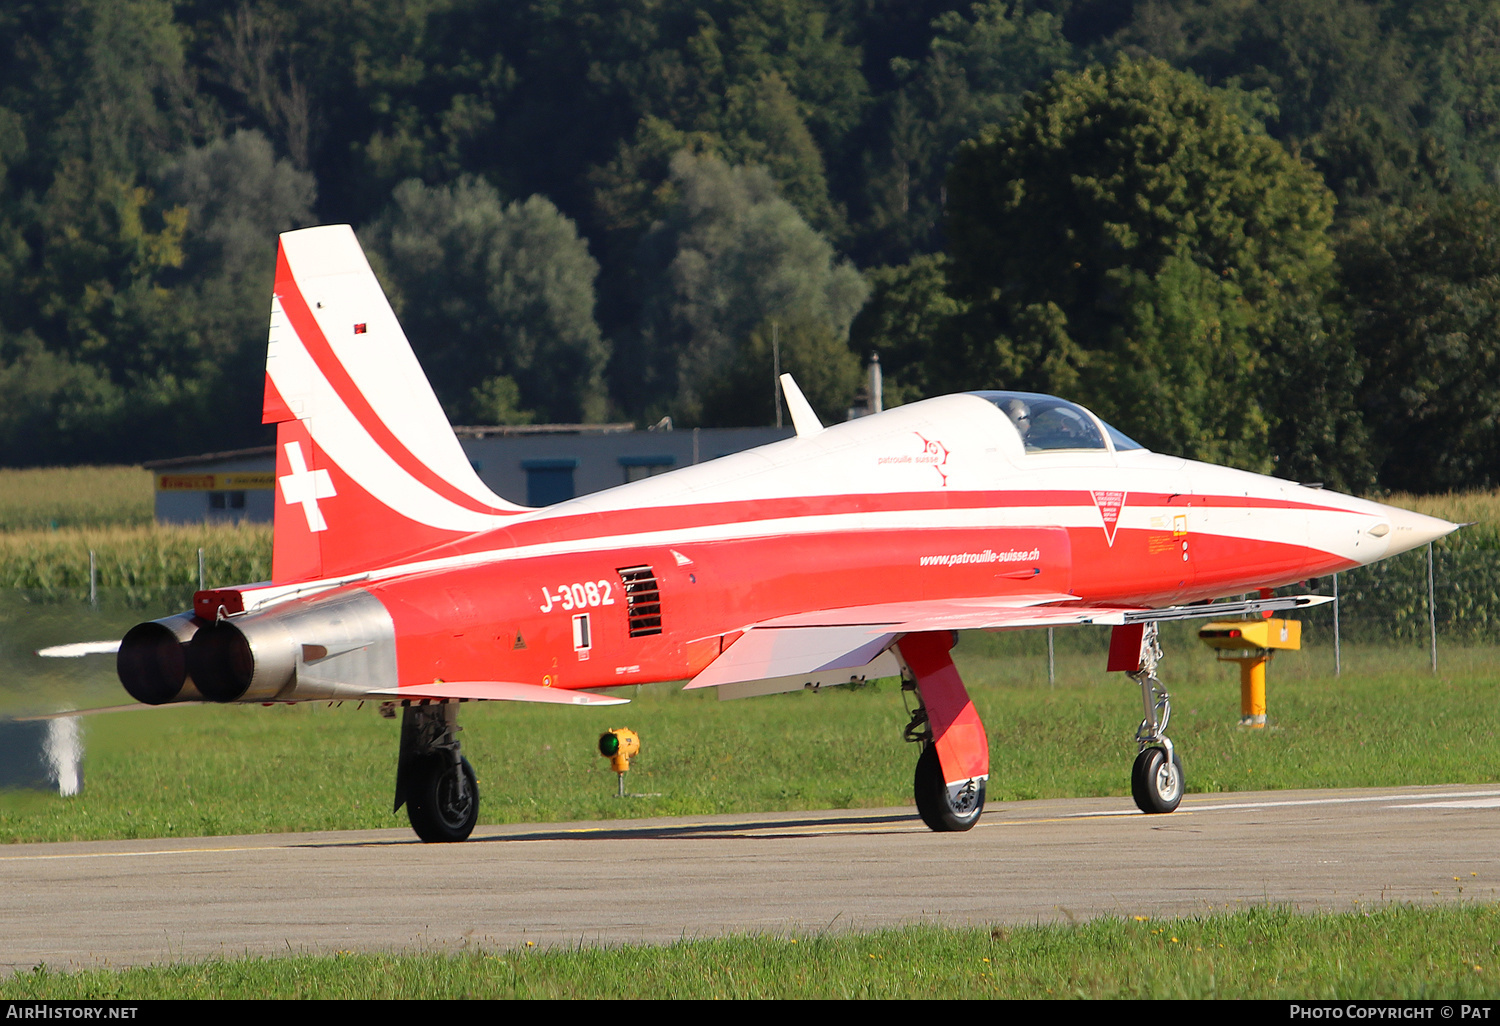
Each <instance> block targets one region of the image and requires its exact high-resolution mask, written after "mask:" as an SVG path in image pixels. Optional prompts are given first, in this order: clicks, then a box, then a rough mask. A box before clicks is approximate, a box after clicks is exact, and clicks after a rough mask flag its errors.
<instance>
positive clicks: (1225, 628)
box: [1198, 618, 1302, 729]
mask: <svg viewBox="0 0 1500 1026" xmlns="http://www.w3.org/2000/svg"><path fill="white" fill-rule="evenodd" d="M1198 637H1199V638H1200V639H1202V641H1203V643H1204V644H1205V645H1208V646H1209V647H1210V648H1213V649H1217V650H1218V653H1219V659H1221V660H1228V661H1232V662H1237V663H1239V664H1240V726H1242V727H1252V728H1257V729H1258V728H1261V727H1264V726H1265V725H1266V664H1267V663H1268V662H1270V661H1271V656H1273V655H1275V654H1276V650H1277V649H1300V648H1301V647H1302V621H1301V620H1282V619H1280V618H1271V619H1265V620H1219V621H1216V622H1214V623H1210V624H1206V625H1204V627H1203V628H1202V629H1201V630H1200V631H1198Z"/></svg>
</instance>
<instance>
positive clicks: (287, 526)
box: [263, 225, 522, 583]
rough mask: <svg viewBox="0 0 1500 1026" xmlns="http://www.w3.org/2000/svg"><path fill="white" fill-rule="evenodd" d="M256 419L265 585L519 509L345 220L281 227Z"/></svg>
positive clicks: (417, 544) (437, 539)
mask: <svg viewBox="0 0 1500 1026" xmlns="http://www.w3.org/2000/svg"><path fill="white" fill-rule="evenodd" d="M263 420H264V422H265V423H267V424H276V425H277V428H276V486H277V487H276V500H277V501H276V524H275V544H274V552H273V557H272V574H271V576H272V580H273V581H274V582H275V583H289V582H294V581H306V580H314V579H317V578H319V577H328V576H332V575H336V574H345V573H350V572H355V571H360V570H365V569H370V568H373V567H378V566H381V565H385V564H388V563H390V562H392V561H394V560H396V559H399V558H401V557H402V556H406V555H410V554H411V553H414V552H419V551H421V550H423V549H427V548H431V547H432V546H435V545H440V544H443V543H444V542H448V541H452V540H454V539H456V538H460V537H463V536H465V535H469V534H474V533H476V532H479V531H484V530H488V529H491V528H494V527H496V526H499V525H500V524H501V523H503V522H504V521H505V520H506V518H507V517H508V516H509V515H511V514H514V513H517V512H519V511H521V509H522V507H520V506H516V505H514V504H513V503H509V502H506V501H505V500H504V499H502V498H500V497H499V496H497V495H495V494H494V493H493V492H491V491H490V490H489V489H488V488H487V487H485V485H484V483H483V482H481V481H480V480H479V476H478V475H477V474H476V473H475V472H474V468H473V467H472V466H471V465H470V464H469V461H468V459H467V458H466V457H465V455H464V451H463V448H462V447H461V446H460V445H459V444H458V439H457V438H456V437H455V436H454V434H453V429H452V427H451V426H450V425H449V424H448V419H447V417H446V416H445V415H444V414H443V410H442V407H441V406H439V405H438V401H437V397H436V396H435V395H434V394H433V391H432V386H431V385H429V384H428V382H427V377H426V375H425V374H424V373H423V372H422V368H421V366H420V365H419V364H418V363H417V359H416V356H415V355H414V354H413V353H412V349H411V345H410V343H408V342H407V339H406V334H405V333H404V332H403V331H402V330H401V325H400V324H399V323H397V321H396V315H395V312H394V311H393V310H392V309H391V305H390V303H389V302H388V301H387V300H386V297H385V293H384V292H383V291H382V290H381V288H380V283H379V282H378V281H377V280H376V278H375V275H374V272H372V271H371V270H370V265H369V263H368V261H366V259H365V255H364V252H363V251H362V250H361V249H360V246H359V242H358V240H356V239H355V237H354V231H353V230H352V229H351V228H350V227H349V226H348V225H328V226H325V227H320V228H305V229H302V230H301V231H295V232H288V233H286V234H285V235H283V236H281V243H280V246H279V248H278V251H277V255H276V287H275V294H274V295H273V297H272V300H271V331H270V342H269V347H268V350H267V354H266V391H265V404H264V416H263Z"/></svg>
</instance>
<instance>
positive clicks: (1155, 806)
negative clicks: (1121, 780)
mask: <svg viewBox="0 0 1500 1026" xmlns="http://www.w3.org/2000/svg"><path fill="white" fill-rule="evenodd" d="M1130 794H1131V797H1133V798H1134V799H1135V804H1136V807H1137V808H1138V809H1140V810H1141V811H1142V812H1147V813H1156V812H1171V811H1172V810H1174V809H1176V808H1177V804H1178V803H1179V802H1181V801H1182V760H1181V759H1179V758H1178V757H1177V753H1176V752H1173V753H1172V754H1171V755H1170V756H1168V755H1167V753H1166V751H1165V750H1163V749H1161V748H1147V749H1146V750H1145V751H1144V752H1142V753H1141V754H1140V755H1137V756H1136V757H1135V766H1134V767H1132V769H1131V771H1130Z"/></svg>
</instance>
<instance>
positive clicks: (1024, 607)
mask: <svg viewBox="0 0 1500 1026" xmlns="http://www.w3.org/2000/svg"><path fill="white" fill-rule="evenodd" d="M1077 601H1078V600H1077V599H1075V598H1073V597H1072V596H1063V595H1038V596H1033V597H1031V598H1023V599H1019V600H1018V599H1015V598H1009V599H1007V601H1006V602H1005V603H1004V604H1001V603H997V602H995V601H994V600H992V599H950V600H947V601H942V602H931V601H925V602H891V603H881V604H878V605H869V606H851V607H848V608H843V609H827V610H816V611H813V612H807V613H796V614H793V615H791V616H783V617H777V618H776V619H774V620H767V621H766V622H764V623H760V624H756V625H754V626H752V627H750V628H749V629H748V630H746V631H745V633H744V634H742V635H741V636H740V637H739V638H738V639H737V640H736V641H735V642H734V643H733V644H731V645H730V646H729V647H728V648H727V649H725V650H724V652H723V653H722V654H721V655H720V656H719V658H717V659H715V660H714V661H713V662H712V663H710V664H709V665H708V666H707V667H706V668H705V669H704V670H703V671H702V672H701V673H699V674H698V676H696V677H694V678H693V680H692V682H691V683H689V684H688V685H686V688H713V687H717V688H724V687H726V686H735V685H747V684H751V683H752V682H753V683H754V684H757V685H764V686H763V687H757V688H753V689H752V688H744V687H741V688H736V690H735V691H734V692H733V693H734V694H735V697H740V695H741V694H744V695H748V694H769V693H773V692H774V691H775V690H798V689H800V688H802V687H803V686H805V685H806V684H820V685H831V684H841V683H847V682H848V681H849V680H851V679H857V678H859V677H870V676H876V677H880V676H890V675H893V674H894V673H895V672H898V669H899V668H898V667H896V664H895V660H894V659H893V658H892V657H890V656H889V655H888V654H887V649H889V648H890V647H891V645H892V644H893V643H894V642H895V641H896V639H898V638H899V637H900V636H901V635H903V634H916V633H921V632H926V631H959V630H1015V629H1020V628H1026V627H1064V626H1073V625H1078V624H1104V625H1110V626H1118V625H1121V624H1127V623H1144V622H1149V621H1153V620H1187V619H1194V618H1198V617H1232V616H1245V615H1252V614H1256V613H1264V612H1272V611H1277V610H1286V609H1301V608H1307V607H1310V606H1315V605H1321V604H1323V603H1324V602H1328V601H1331V599H1329V598H1328V597H1326V596H1322V595H1292V596H1286V597H1282V598H1269V599H1250V600H1244V601H1235V602H1212V603H1209V602H1204V603H1196V604H1193V605H1187V606H1166V607H1162V608H1159V609H1142V608H1139V607H1129V606H1085V605H1076V604H1070V605H1065V604H1062V603H1063V602H1072V603H1076V602H1077ZM794 682H795V683H794Z"/></svg>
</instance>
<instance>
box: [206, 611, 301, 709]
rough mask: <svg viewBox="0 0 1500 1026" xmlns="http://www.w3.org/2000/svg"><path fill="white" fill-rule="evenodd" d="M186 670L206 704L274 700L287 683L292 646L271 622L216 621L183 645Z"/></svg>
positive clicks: (293, 668)
mask: <svg viewBox="0 0 1500 1026" xmlns="http://www.w3.org/2000/svg"><path fill="white" fill-rule="evenodd" d="M186 655H187V670H188V673H189V674H190V675H191V676H192V678H193V680H194V681H195V682H196V683H197V685H198V690H199V691H201V692H203V697H204V698H207V699H208V700H209V701H211V702H258V701H265V700H267V699H271V698H275V697H276V696H277V695H278V694H279V693H280V692H281V691H282V689H283V688H285V687H286V686H287V685H288V684H290V683H291V682H292V679H293V676H294V675H295V673H296V669H297V655H296V647H295V645H294V644H293V642H292V639H291V637H290V636H288V634H287V632H286V630H285V628H283V627H282V626H280V624H279V623H278V622H277V621H276V620H275V619H269V618H268V619H261V620H250V621H242V622H240V623H235V622H234V621H231V620H217V621H215V622H214V623H211V624H208V625H206V626H204V627H203V628H202V629H200V630H199V631H198V633H196V634H194V635H193V640H192V641H190V642H189V643H188V645H187V652H186Z"/></svg>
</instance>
